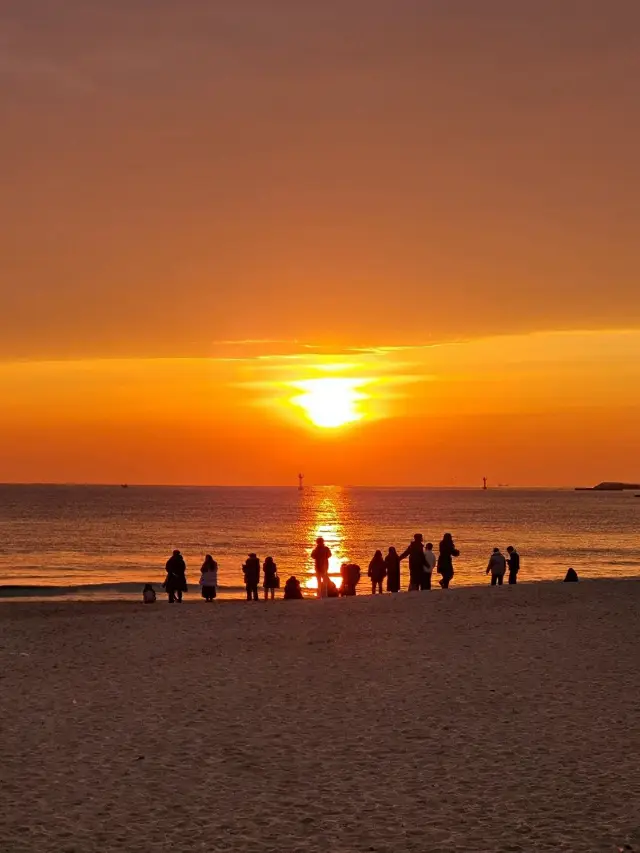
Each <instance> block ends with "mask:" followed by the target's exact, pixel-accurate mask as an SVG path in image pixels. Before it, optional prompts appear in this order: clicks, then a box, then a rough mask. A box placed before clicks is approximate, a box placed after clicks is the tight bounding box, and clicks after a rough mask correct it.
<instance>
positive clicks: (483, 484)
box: [482, 477, 487, 492]
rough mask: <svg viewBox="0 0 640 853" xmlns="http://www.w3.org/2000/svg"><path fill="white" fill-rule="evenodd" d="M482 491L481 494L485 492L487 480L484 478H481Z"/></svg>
mask: <svg viewBox="0 0 640 853" xmlns="http://www.w3.org/2000/svg"><path fill="white" fill-rule="evenodd" d="M482 491H483V492H486V491H487V478H486V477H483V478H482Z"/></svg>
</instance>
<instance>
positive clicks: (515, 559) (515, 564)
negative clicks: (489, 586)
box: [507, 545, 520, 584]
mask: <svg viewBox="0 0 640 853" xmlns="http://www.w3.org/2000/svg"><path fill="white" fill-rule="evenodd" d="M507 554H508V555H509V559H508V560H507V562H508V564H509V584H514V583H517V582H518V572H519V571H520V554H518V552H517V551H516V549H515V548H514V547H513V545H509V547H508V548H507Z"/></svg>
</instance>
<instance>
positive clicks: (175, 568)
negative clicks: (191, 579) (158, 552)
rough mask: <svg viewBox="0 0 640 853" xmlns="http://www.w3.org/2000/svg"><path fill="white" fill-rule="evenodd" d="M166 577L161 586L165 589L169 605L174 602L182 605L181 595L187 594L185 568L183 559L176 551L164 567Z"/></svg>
mask: <svg viewBox="0 0 640 853" xmlns="http://www.w3.org/2000/svg"><path fill="white" fill-rule="evenodd" d="M165 568H166V570H167V576H166V578H165V579H164V583H163V584H162V586H163V587H164V588H165V591H166V593H167V596H168V598H169V604H173V602H174V601H178V603H179V604H181V603H182V593H183V592H187V566H186V564H185V561H184V557H183V556H182V554H181V553H180V551H178V550H177V549H176V550H175V551H174V552H173V554H172V555H171V556H170V557H169V559H168V560H167V564H166V566H165Z"/></svg>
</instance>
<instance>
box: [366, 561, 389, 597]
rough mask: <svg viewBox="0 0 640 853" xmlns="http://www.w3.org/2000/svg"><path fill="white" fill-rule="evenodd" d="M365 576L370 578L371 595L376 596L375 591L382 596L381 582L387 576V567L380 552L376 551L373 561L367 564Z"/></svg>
mask: <svg viewBox="0 0 640 853" xmlns="http://www.w3.org/2000/svg"><path fill="white" fill-rule="evenodd" d="M367 574H368V575H369V577H370V578H371V595H375V594H376V589H377V590H378V592H379V593H380V595H382V581H383V580H384V579H385V577H386V574H387V567H386V565H385V562H384V557H383V556H382V551H376V553H375V554H374V555H373V560H371V562H370V563H369V571H368V572H367Z"/></svg>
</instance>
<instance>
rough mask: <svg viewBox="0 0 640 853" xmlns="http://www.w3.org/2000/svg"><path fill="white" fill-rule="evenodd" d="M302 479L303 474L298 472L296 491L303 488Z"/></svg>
mask: <svg viewBox="0 0 640 853" xmlns="http://www.w3.org/2000/svg"><path fill="white" fill-rule="evenodd" d="M303 480H304V474H298V491H299V492H301V491H302V490H303V489H304V486H303V485H302V481H303Z"/></svg>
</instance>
